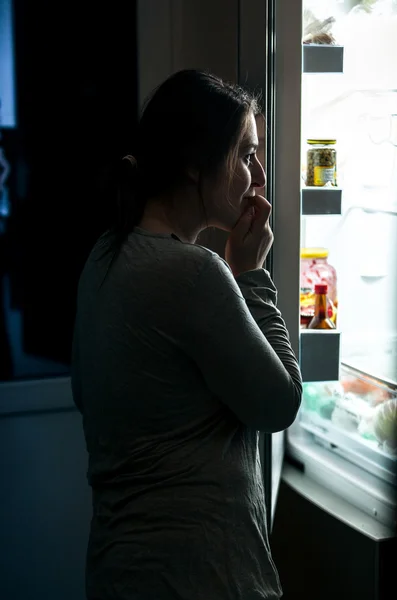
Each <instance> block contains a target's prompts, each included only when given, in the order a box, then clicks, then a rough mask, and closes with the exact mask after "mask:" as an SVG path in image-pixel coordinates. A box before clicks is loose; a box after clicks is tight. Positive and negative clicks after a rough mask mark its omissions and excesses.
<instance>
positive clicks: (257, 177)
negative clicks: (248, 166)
mask: <svg viewBox="0 0 397 600" xmlns="http://www.w3.org/2000/svg"><path fill="white" fill-rule="evenodd" d="M251 177H252V183H251V186H252V187H255V188H263V187H265V185H266V174H265V170H264V168H263V167H262V165H261V163H260V162H259V160H258V157H257V156H255V162H254V164H253V165H252V170H251Z"/></svg>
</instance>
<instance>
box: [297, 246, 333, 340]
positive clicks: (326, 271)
mask: <svg viewBox="0 0 397 600" xmlns="http://www.w3.org/2000/svg"><path fill="white" fill-rule="evenodd" d="M317 283H323V284H326V285H327V286H328V298H327V302H328V317H329V318H330V319H331V321H332V322H333V323H334V324H335V326H336V317H337V307H338V298H337V275H336V270H335V268H334V267H333V266H332V265H330V264H329V262H328V250H327V249H326V248H302V249H301V272H300V324H301V327H302V328H303V329H305V328H306V327H307V326H308V324H309V322H310V321H311V320H312V318H313V316H314V304H315V293H314V286H315V285H316V284H317Z"/></svg>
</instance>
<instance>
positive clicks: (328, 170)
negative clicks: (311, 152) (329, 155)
mask: <svg viewBox="0 0 397 600" xmlns="http://www.w3.org/2000/svg"><path fill="white" fill-rule="evenodd" d="M335 180H336V177H335V167H314V185H318V186H322V185H325V184H326V183H328V182H331V183H332V185H336V182H335Z"/></svg>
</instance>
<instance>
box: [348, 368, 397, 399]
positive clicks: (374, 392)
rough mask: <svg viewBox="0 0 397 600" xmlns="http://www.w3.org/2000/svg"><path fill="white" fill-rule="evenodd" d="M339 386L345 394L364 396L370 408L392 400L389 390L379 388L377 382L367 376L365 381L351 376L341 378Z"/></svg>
mask: <svg viewBox="0 0 397 600" xmlns="http://www.w3.org/2000/svg"><path fill="white" fill-rule="evenodd" d="M341 384H342V387H343V389H344V391H345V392H346V393H348V392H351V393H353V394H358V395H360V396H364V397H365V399H366V401H367V402H369V404H370V405H371V406H377V405H378V404H381V403H382V402H385V401H386V400H390V399H391V398H393V394H392V392H391V391H390V390H387V389H386V388H384V387H379V382H378V383H377V382H376V381H375V380H374V379H372V378H371V377H369V376H368V377H367V378H365V379H364V378H362V377H356V376H353V375H348V376H342V377H341Z"/></svg>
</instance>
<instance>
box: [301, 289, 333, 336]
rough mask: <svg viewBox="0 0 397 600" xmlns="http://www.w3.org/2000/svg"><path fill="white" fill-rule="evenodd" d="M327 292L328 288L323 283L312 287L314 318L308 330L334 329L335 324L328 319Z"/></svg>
mask: <svg viewBox="0 0 397 600" xmlns="http://www.w3.org/2000/svg"><path fill="white" fill-rule="evenodd" d="M327 292H328V286H327V284H325V283H316V285H315V286H314V293H315V300H314V316H313V318H312V320H311V321H310V323H309V324H308V326H307V328H308V329H335V324H334V323H333V322H332V321H331V319H330V318H329V317H328V302H327Z"/></svg>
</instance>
